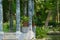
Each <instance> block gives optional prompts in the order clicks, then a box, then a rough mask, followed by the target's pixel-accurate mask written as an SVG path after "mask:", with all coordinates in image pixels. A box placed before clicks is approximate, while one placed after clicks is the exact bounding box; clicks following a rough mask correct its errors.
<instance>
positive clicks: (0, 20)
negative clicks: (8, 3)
mask: <svg viewBox="0 0 60 40" xmlns="http://www.w3.org/2000/svg"><path fill="white" fill-rule="evenodd" d="M3 36H4V32H3V8H2V0H0V40H2V39H3Z"/></svg>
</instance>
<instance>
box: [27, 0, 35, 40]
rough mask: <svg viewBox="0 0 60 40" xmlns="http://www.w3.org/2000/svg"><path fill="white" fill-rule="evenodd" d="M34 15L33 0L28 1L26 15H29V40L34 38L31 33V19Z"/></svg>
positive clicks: (33, 34)
mask: <svg viewBox="0 0 60 40" xmlns="http://www.w3.org/2000/svg"><path fill="white" fill-rule="evenodd" d="M33 14H34V0H28V15H29V29H28V30H29V32H28V33H29V34H30V35H29V37H28V39H29V40H31V39H32V38H33V39H34V38H35V33H34V32H33V31H32V17H33Z"/></svg>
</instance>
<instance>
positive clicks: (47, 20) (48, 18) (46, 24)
mask: <svg viewBox="0 0 60 40" xmlns="http://www.w3.org/2000/svg"><path fill="white" fill-rule="evenodd" d="M50 16H51V10H49V13H48V15H47V19H46V22H45V27H47V26H48V23H49V20H50Z"/></svg>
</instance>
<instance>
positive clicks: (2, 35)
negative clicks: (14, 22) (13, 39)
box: [0, 32, 4, 40]
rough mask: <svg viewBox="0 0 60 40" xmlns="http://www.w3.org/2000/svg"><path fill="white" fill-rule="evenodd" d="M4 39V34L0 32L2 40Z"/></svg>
mask: <svg viewBox="0 0 60 40" xmlns="http://www.w3.org/2000/svg"><path fill="white" fill-rule="evenodd" d="M3 38H4V32H0V40H2V39H3Z"/></svg>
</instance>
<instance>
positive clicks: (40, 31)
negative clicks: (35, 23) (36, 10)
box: [36, 27, 49, 39]
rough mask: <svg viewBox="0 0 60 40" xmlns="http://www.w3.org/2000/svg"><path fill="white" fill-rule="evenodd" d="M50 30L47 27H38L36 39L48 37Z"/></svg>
mask: <svg viewBox="0 0 60 40" xmlns="http://www.w3.org/2000/svg"><path fill="white" fill-rule="evenodd" d="M48 31H49V29H48V28H45V27H36V38H38V39H40V38H44V37H46V36H47V32H48Z"/></svg>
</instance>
